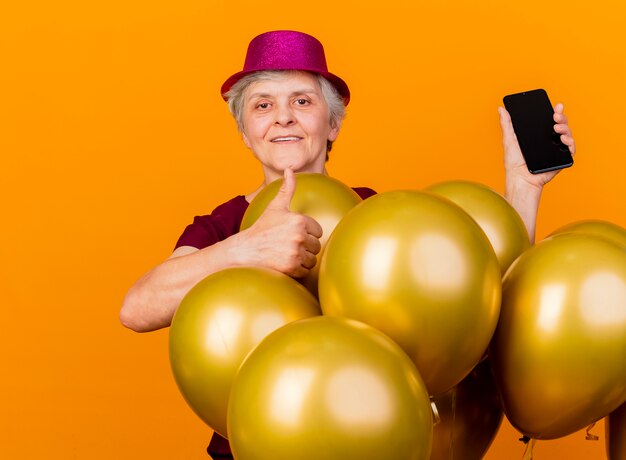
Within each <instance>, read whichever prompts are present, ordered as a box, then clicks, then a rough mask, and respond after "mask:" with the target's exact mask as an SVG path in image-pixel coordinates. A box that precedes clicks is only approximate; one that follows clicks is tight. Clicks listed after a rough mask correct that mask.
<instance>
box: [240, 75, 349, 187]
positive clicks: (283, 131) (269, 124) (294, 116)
mask: <svg viewBox="0 0 626 460" xmlns="http://www.w3.org/2000/svg"><path fill="white" fill-rule="evenodd" d="M243 100H244V102H243V104H244V105H243V140H244V142H245V144H246V145H247V146H248V147H249V148H250V149H252V151H253V152H254V155H255V156H256V157H257V158H258V160H259V161H260V162H261V164H262V165H263V171H264V173H265V179H266V182H271V181H273V180H275V179H278V178H280V177H282V175H283V171H284V169H285V168H287V167H290V168H291V169H293V170H294V171H296V172H317V173H322V172H323V171H324V164H325V161H326V142H327V141H328V140H330V141H334V140H335V139H336V138H337V134H338V132H339V128H338V127H331V123H330V114H329V110H328V105H327V104H326V101H325V99H324V97H323V94H322V90H321V88H320V86H319V82H318V80H317V77H315V76H314V75H311V74H309V73H306V72H289V73H285V76H284V78H281V79H279V80H260V81H257V82H254V83H252V84H251V85H250V86H249V87H248V88H247V89H246V91H245V94H244V98H243Z"/></svg>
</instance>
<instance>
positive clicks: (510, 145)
mask: <svg viewBox="0 0 626 460" xmlns="http://www.w3.org/2000/svg"><path fill="white" fill-rule="evenodd" d="M498 112H499V113H500V126H501V127H502V143H503V144H504V168H505V170H506V176H507V182H509V181H511V180H515V181H518V180H519V181H523V182H524V183H525V185H530V186H532V187H534V188H537V189H541V188H542V187H543V186H544V185H545V184H547V183H548V182H550V181H551V180H552V178H554V176H556V175H557V174H558V173H559V171H558V170H557V171H548V172H545V173H540V174H532V173H530V172H529V171H528V167H527V166H526V162H525V161H524V157H523V156H522V151H521V149H520V146H519V143H518V141H517V137H516V136H515V131H514V130H513V124H512V123H511V116H510V115H509V112H507V111H506V109H504V108H503V107H499V108H498ZM554 122H555V123H556V124H555V125H554V130H555V131H556V132H557V133H559V134H560V135H561V142H563V143H564V144H565V145H567V146H568V147H569V151H570V152H571V154H572V155H574V154H575V153H576V144H575V142H574V138H573V137H572V130H571V129H570V127H569V125H568V124H567V117H566V116H565V114H564V113H563V104H561V103H559V104H557V105H556V106H555V107H554Z"/></svg>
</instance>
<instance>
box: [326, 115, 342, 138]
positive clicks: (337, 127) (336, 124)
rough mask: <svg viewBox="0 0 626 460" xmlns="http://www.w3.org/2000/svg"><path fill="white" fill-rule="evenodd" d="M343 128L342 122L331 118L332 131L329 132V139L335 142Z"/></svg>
mask: <svg viewBox="0 0 626 460" xmlns="http://www.w3.org/2000/svg"><path fill="white" fill-rule="evenodd" d="M340 129H341V122H340V121H336V120H330V131H329V132H328V140H329V141H331V142H335V140H336V139H337V136H338V135H339V130H340Z"/></svg>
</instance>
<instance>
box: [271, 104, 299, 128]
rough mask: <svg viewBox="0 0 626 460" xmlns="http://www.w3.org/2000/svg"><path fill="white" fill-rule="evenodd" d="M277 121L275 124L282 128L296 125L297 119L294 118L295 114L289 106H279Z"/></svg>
mask: <svg viewBox="0 0 626 460" xmlns="http://www.w3.org/2000/svg"><path fill="white" fill-rule="evenodd" d="M275 113H276V119H275V124H277V125H281V126H288V125H291V124H293V123H295V118H294V116H293V112H292V111H291V108H290V107H289V106H288V105H282V104H281V105H279V106H278V107H277V108H276V112H275Z"/></svg>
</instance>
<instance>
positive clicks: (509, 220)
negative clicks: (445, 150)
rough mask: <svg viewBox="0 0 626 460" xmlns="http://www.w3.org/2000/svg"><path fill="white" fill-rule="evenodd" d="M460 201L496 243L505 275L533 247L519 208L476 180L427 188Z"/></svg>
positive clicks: (501, 268) (497, 254) (495, 246)
mask: <svg viewBox="0 0 626 460" xmlns="http://www.w3.org/2000/svg"><path fill="white" fill-rule="evenodd" d="M426 190H427V191H429V192H433V193H436V194H437V195H441V196H444V197H446V198H448V199H449V200H452V201H454V202H455V203H456V204H458V205H459V206H460V207H461V208H463V210H464V211H465V212H467V213H468V214H469V215H470V216H472V218H473V219H474V220H475V221H476V222H477V223H478V225H480V228H482V229H483V231H484V232H485V234H486V235H487V238H489V242H490V243H491V245H492V246H493V249H494V251H495V252H496V256H497V257H498V262H499V263H500V270H501V272H502V274H503V275H504V273H505V272H506V270H507V269H508V268H509V266H510V265H511V264H512V263H513V261H514V260H515V259H517V257H518V256H519V255H520V254H521V253H522V252H524V251H525V250H526V249H528V248H529V247H530V239H529V237H528V231H527V230H526V227H525V226H524V222H523V221H522V218H521V217H520V216H519V214H518V213H517V211H516V210H515V209H514V208H513V206H511V205H510V204H509V202H508V201H506V200H505V199H504V198H503V197H502V196H501V195H500V194H499V193H497V192H495V191H493V190H492V189H490V188H489V187H487V186H485V185H482V184H477V183H475V182H465V181H452V182H442V183H440V184H435V185H432V186H430V187H428V188H427V189H426Z"/></svg>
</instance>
